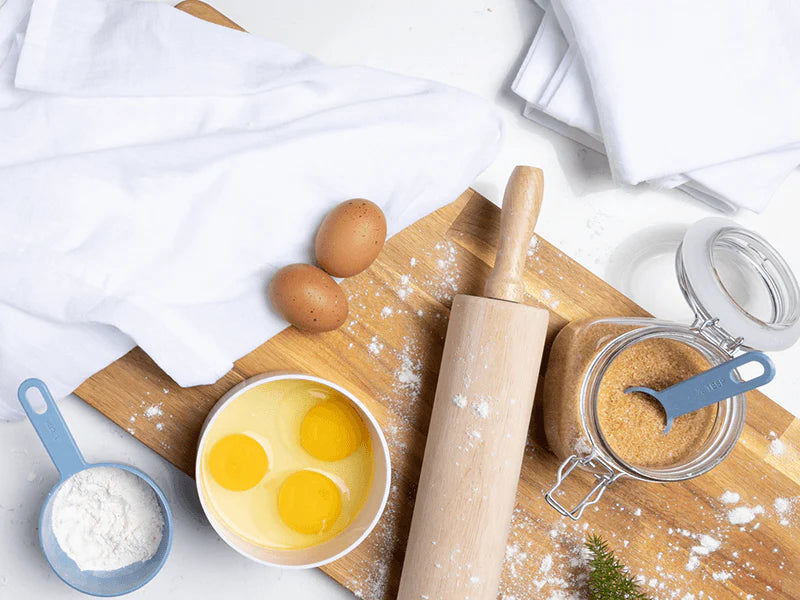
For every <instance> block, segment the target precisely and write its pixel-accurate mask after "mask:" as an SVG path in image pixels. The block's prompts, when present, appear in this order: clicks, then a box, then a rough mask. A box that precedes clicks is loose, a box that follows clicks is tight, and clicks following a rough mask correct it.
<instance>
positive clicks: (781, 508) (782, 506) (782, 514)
mask: <svg viewBox="0 0 800 600" xmlns="http://www.w3.org/2000/svg"><path fill="white" fill-rule="evenodd" d="M772 507H773V508H774V509H775V512H776V513H777V514H778V520H779V523H780V524H781V525H783V526H786V525H789V517H791V516H792V515H793V514H794V507H795V503H794V500H791V499H789V498H775V502H773V503H772Z"/></svg>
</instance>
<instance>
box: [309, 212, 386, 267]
mask: <svg viewBox="0 0 800 600" xmlns="http://www.w3.org/2000/svg"><path fill="white" fill-rule="evenodd" d="M385 241H386V217H384V216H383V211H382V210H381V209H380V207H379V206H378V205H377V204H375V203H374V202H370V201H369V200H364V199H362V198H355V199H353V200H347V201H346V202H342V203H341V204H340V205H339V206H337V207H336V208H334V209H333V210H332V211H331V212H329V213H328V216H326V217H325V220H323V221H322V225H320V226H319V231H317V239H316V243H315V250H316V253H317V262H319V264H320V266H321V267H322V268H323V269H325V270H326V271H327V272H328V273H330V274H331V275H333V276H334V277H352V276H353V275H357V274H358V273H361V271H363V270H364V269H366V268H367V267H368V266H370V265H371V264H372V262H373V261H374V260H375V258H377V256H378V253H380V251H381V248H383V243H384V242H385Z"/></svg>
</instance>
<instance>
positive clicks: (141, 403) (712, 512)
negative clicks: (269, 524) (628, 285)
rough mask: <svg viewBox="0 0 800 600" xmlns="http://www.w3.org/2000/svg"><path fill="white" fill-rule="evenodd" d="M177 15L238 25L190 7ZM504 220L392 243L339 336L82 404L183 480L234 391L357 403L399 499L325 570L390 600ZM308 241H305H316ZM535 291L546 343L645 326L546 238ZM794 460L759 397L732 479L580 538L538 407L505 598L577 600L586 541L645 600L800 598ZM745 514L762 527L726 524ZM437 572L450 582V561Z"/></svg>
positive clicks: (753, 399) (532, 297)
mask: <svg viewBox="0 0 800 600" xmlns="http://www.w3.org/2000/svg"><path fill="white" fill-rule="evenodd" d="M179 7H180V8H182V9H183V10H186V11H187V12H190V13H192V14H195V15H196V16H199V17H202V18H204V19H207V20H210V21H213V22H217V23H220V24H226V25H228V26H232V25H233V24H232V23H231V22H230V21H229V20H227V19H225V18H224V17H222V16H221V15H219V13H217V12H216V11H214V10H213V9H212V8H210V7H208V6H207V5H205V4H203V3H201V2H199V1H197V0H188V1H187V2H183V3H182V4H181V5H179ZM547 201H548V198H547V196H546V195H545V202H547ZM499 222H500V211H499V209H498V208H497V207H496V206H494V205H493V204H492V203H490V202H489V201H487V200H486V199H485V198H483V197H482V196H480V195H479V194H477V193H476V192H474V191H472V190H468V191H467V192H465V193H464V194H463V195H462V196H461V197H460V198H458V199H457V200H456V201H455V202H453V203H452V204H449V205H448V206H445V207H444V208H442V209H440V210H439V211H437V212H435V213H433V214H431V215H429V216H428V217H426V218H424V219H422V220H421V221H419V222H417V223H416V224H414V225H413V226H411V227H409V228H407V229H405V230H404V231H402V232H400V233H399V234H397V235H396V236H394V237H393V238H392V239H391V240H389V241H388V242H387V244H386V246H385V248H384V250H383V251H382V253H381V255H380V256H379V258H378V260H377V261H376V262H375V264H373V265H372V266H371V267H370V268H369V269H368V270H367V271H365V272H364V273H361V274H360V275H358V276H356V277H353V278H351V279H347V280H345V281H344V282H343V283H342V286H343V288H344V289H345V291H346V293H347V295H348V298H349V301H350V306H351V314H350V317H349V319H348V322H347V324H346V325H345V326H343V327H342V328H341V329H340V330H338V331H335V332H330V333H325V334H320V335H306V334H302V333H300V332H298V331H296V330H294V329H291V328H290V329H286V330H285V331H283V332H282V333H280V334H279V335H277V336H275V337H273V338H272V339H270V340H269V341H267V342H265V343H264V345H262V346H261V347H259V348H258V349H256V350H255V351H253V352H252V353H251V354H249V355H248V356H245V357H243V358H242V359H240V360H238V361H237V362H236V364H235V367H234V369H233V370H232V371H231V372H230V373H228V374H227V375H226V376H225V377H223V378H222V379H221V380H220V381H219V382H217V383H216V384H214V385H210V386H204V387H196V388H190V389H182V388H180V387H178V386H177V385H176V384H175V383H174V382H173V381H171V380H170V379H169V377H168V376H166V375H165V374H164V373H163V372H162V371H161V370H160V369H159V368H158V367H157V366H156V365H155V364H154V363H153V362H152V361H151V360H150V359H149V358H148V357H147V356H146V355H145V354H144V353H143V352H142V351H141V350H140V349H138V348H137V349H134V350H133V351H131V352H130V353H129V354H128V355H126V356H125V357H123V358H122V359H120V360H118V361H117V362H115V363H114V364H112V365H110V366H109V367H108V368H106V369H104V370H103V371H102V372H100V373H98V374H97V375H95V376H94V377H92V378H91V379H89V380H87V381H86V382H85V383H84V384H83V385H82V386H81V387H80V388H79V389H78V390H77V394H78V395H79V396H80V397H81V398H83V399H84V400H85V401H86V402H88V403H89V404H91V405H92V406H94V407H95V408H97V409H98V410H100V411H101V412H102V413H104V414H105V415H107V416H108V417H109V418H110V419H111V420H113V421H114V422H115V423H117V424H118V425H119V426H120V427H122V428H124V429H126V430H128V431H129V432H130V433H131V434H132V435H134V436H135V437H137V438H138V439H139V440H141V441H142V442H143V443H145V444H146V445H148V446H149V447H151V448H153V449H154V450H155V451H156V452H158V453H159V454H160V455H161V456H163V457H164V458H166V459H167V460H169V461H170V462H172V463H173V464H175V465H176V466H177V467H178V468H180V469H182V470H183V471H185V472H186V473H188V474H190V475H191V474H192V472H193V470H194V460H195V449H196V448H195V447H196V443H197V436H198V433H199V431H200V427H201V425H202V423H203V420H204V419H205V416H206V414H207V413H208V411H209V410H210V409H211V407H212V406H213V405H214V403H215V402H216V401H217V400H218V399H219V398H220V397H221V396H222V395H223V394H224V393H225V392H226V391H227V390H228V389H230V388H231V387H232V386H233V385H235V384H237V383H239V382H240V381H242V380H244V379H246V378H248V377H251V376H254V375H257V374H260V373H264V372H267V371H274V370H286V369H291V370H298V371H304V372H308V373H313V374H315V375H318V376H321V377H325V378H328V379H330V380H332V381H335V382H337V383H339V384H341V385H343V386H344V387H346V388H347V389H349V390H351V391H352V392H353V393H355V394H356V395H357V396H358V397H359V398H361V399H362V400H363V401H364V403H365V404H366V405H367V406H368V407H369V409H370V410H371V411H372V412H373V413H374V414H375V416H376V418H377V419H378V420H379V422H380V423H381V425H382V427H383V429H384V431H385V433H386V437H387V440H388V442H389V447H390V451H391V457H392V463H393V465H392V466H393V485H392V491H391V496H390V500H389V505H388V507H387V510H386V513H385V514H384V516H383V518H382V520H381V522H380V523H379V525H378V527H377V528H376V530H375V531H374V532H373V533H372V535H370V536H369V538H368V539H367V540H366V541H365V542H364V543H363V544H362V545H361V546H360V547H359V548H358V549H356V550H355V551H354V552H352V553H351V554H350V555H348V556H346V557H344V558H343V559H341V560H339V561H337V562H336V563H333V564H331V565H328V566H327V567H325V568H324V570H325V572H326V573H328V574H329V575H330V576H332V577H333V578H335V579H336V580H337V581H339V582H341V583H342V584H343V585H345V586H347V587H348V588H349V589H351V590H353V591H354V592H355V593H356V594H357V595H359V596H361V597H363V598H368V599H379V598H380V599H382V598H394V597H395V596H396V592H397V584H398V580H399V572H400V568H401V566H402V564H403V553H404V549H405V540H406V536H407V533H408V528H409V524H410V519H411V512H412V507H413V499H414V495H415V484H416V482H417V480H418V478H419V471H420V465H421V462H422V454H423V450H424V448H425V438H426V432H427V428H428V423H429V420H430V414H431V406H432V402H433V398H434V392H435V387H436V380H437V372H438V368H439V364H440V361H441V354H442V347H443V341H444V335H445V331H446V327H447V319H448V314H449V307H450V303H451V301H452V298H453V296H454V295H455V294H456V293H464V294H472V295H480V294H481V291H482V289H483V286H484V283H485V281H486V278H487V276H488V274H489V271H490V268H491V266H492V265H493V261H494V254H495V247H496V243H497V241H498V239H497V238H498V231H499ZM267 227H268V224H265V228H267ZM313 233H314V232H308V235H309V240H311V239H312V238H313ZM525 285H526V301H527V302H528V303H529V304H532V305H535V306H541V307H544V308H547V309H548V310H549V311H550V325H549V328H548V344H549V343H550V342H551V341H552V338H553V336H554V335H555V333H556V332H557V331H558V330H559V329H560V328H561V327H562V326H563V325H564V324H566V323H567V322H568V321H570V320H572V319H576V318H580V317H586V316H591V315H598V316H599V315H605V316H625V315H644V314H646V313H645V312H644V311H643V310H642V309H641V308H639V307H637V306H636V305H635V304H634V303H633V302H632V301H631V300H629V299H627V298H625V297H624V296H623V295H622V294H620V293H619V292H617V291H616V290H614V289H613V288H612V287H610V286H609V285H607V284H605V283H604V282H602V281H601V280H599V279H598V278H596V277H595V276H593V275H592V274H591V273H589V272H588V271H587V270H586V269H584V268H583V267H581V266H580V265H578V264H577V263H575V262H574V261H573V260H571V259H570V258H569V257H567V256H565V255H564V254H563V253H562V252H560V251H559V250H558V249H557V248H555V247H553V246H552V245H550V244H548V243H547V242H546V241H545V240H543V239H538V243H537V244H535V245H532V247H531V249H530V251H529V256H528V258H527V264H526V271H525ZM265 301H266V297H265ZM546 353H547V349H545V361H546V360H547V357H546ZM778 376H780V375H778ZM539 389H540V390H541V386H539ZM798 449H800V421H798V420H796V419H794V418H793V417H792V416H791V415H790V414H789V413H787V412H786V411H785V410H783V409H782V408H780V407H779V406H777V405H776V404H775V403H773V402H772V401H771V400H769V399H768V398H767V397H766V396H764V395H763V394H760V393H758V392H755V393H750V394H748V418H747V425H746V427H745V430H744V433H743V435H742V438H741V440H740V442H739V444H738V445H737V447H736V449H735V450H734V452H733V453H732V454H731V456H730V457H729V458H728V459H727V460H726V461H725V462H724V463H723V464H722V465H720V466H719V467H717V468H716V469H714V470H713V471H711V472H710V473H708V474H706V475H704V476H702V477H699V478H697V479H694V480H691V481H688V482H684V483H680V484H670V485H664V484H648V483H642V482H636V481H627V480H623V481H621V482H619V483H617V484H615V485H614V486H613V487H612V488H610V489H609V491H608V492H607V493H606V495H605V496H604V498H603V499H602V501H601V502H600V504H599V505H598V506H597V507H595V509H594V510H589V511H587V513H586V515H585V516H584V518H583V519H582V520H581V522H579V523H573V522H572V521H569V520H567V519H564V518H561V517H559V516H558V514H557V513H556V512H555V511H554V510H553V509H551V508H550V507H549V506H548V505H547V504H546V503H545V501H544V498H543V492H544V491H545V490H546V489H548V488H549V487H550V485H551V484H552V483H553V479H554V475H555V471H556V469H557V467H558V463H557V461H556V459H555V457H554V456H553V455H552V454H550V452H549V451H548V450H547V448H546V444H545V441H544V435H543V429H542V423H541V410H540V407H539V408H535V409H534V417H533V420H532V425H531V428H530V431H529V438H528V444H527V447H526V452H525V458H524V461H523V466H522V477H521V480H520V483H519V489H518V493H517V505H516V508H515V510H514V518H513V522H512V531H511V538H510V539H509V543H508V546H507V548H506V556H505V567H504V574H503V582H502V585H501V590H502V591H501V596H500V597H501V598H505V600H522V599H524V598H542V599H544V600H572V599H579V598H585V597H586V595H585V573H586V567H585V564H584V562H585V560H584V556H583V555H582V552H581V544H582V542H583V539H584V537H585V535H586V534H587V533H590V532H595V533H598V534H600V535H602V536H604V537H605V538H606V539H607V540H608V541H609V543H610V545H611V547H612V548H613V549H615V550H616V551H617V553H618V554H619V556H620V557H621V559H622V560H623V561H625V562H626V563H627V564H628V565H629V566H630V568H631V571H632V572H633V573H634V574H636V575H638V576H641V577H642V578H643V581H644V589H645V591H647V592H648V593H649V594H650V595H651V596H652V597H653V598H664V599H667V598H670V599H687V600H692V599H694V600H700V599H701V598H713V599H714V600H719V599H721V598H740V597H741V598H750V597H752V598H769V599H785V600H789V599H794V598H798V597H800V573H798V572H797V571H796V569H797V567H796V563H797V560H798V558H799V557H800V535H798V534H800V453H799V452H798ZM591 484H592V477H591V476H590V475H588V474H586V473H578V474H576V475H575V476H574V477H572V478H570V480H569V481H568V482H567V484H566V486H565V491H566V493H567V495H568V497H569V498H574V497H576V496H578V494H581V495H582V494H583V493H585V492H586V491H588V489H589V487H590V486H591ZM726 491H730V492H735V493H737V494H739V495H740V500H739V501H738V502H736V503H733V504H725V503H724V502H723V501H722V499H721V497H722V496H723V494H724V493H725V492H726ZM782 500H786V501H787V502H786V503H784V502H782ZM776 501H778V502H777V503H776ZM758 507H761V509H759V508H758ZM787 507H788V508H787ZM734 509H736V512H735V513H733V514H730V513H729V511H732V510H734ZM748 509H755V511H753V510H748ZM762 509H763V511H762ZM737 516H746V517H747V516H754V518H753V520H751V521H749V522H747V523H742V524H734V523H731V517H733V520H734V521H735V520H736V517H737ZM702 536H710V537H708V538H706V537H702ZM711 538H713V541H710V540H711ZM716 542H719V545H718V547H717V544H716ZM242 560H245V559H244V558H243V559H242ZM442 566H443V568H458V567H459V566H460V565H459V559H458V556H457V554H456V553H454V554H453V555H451V557H450V560H449V561H448V564H446V565H442ZM197 568H198V569H202V568H203V566H202V564H198V565H197Z"/></svg>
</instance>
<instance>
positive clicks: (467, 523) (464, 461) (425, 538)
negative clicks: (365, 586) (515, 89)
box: [398, 166, 549, 600]
mask: <svg viewBox="0 0 800 600" xmlns="http://www.w3.org/2000/svg"><path fill="white" fill-rule="evenodd" d="M542 187H543V177H542V172H541V171H540V170H539V169H535V168H533V167H522V166H518V167H516V168H515V169H514V171H513V173H512V174H511V178H510V179H509V181H508V185H507V187H506V191H505V196H504V198H503V213H502V216H501V220H500V243H499V247H498V249H497V258H496V260H495V266H494V270H493V272H492V274H491V276H490V277H489V279H488V281H487V282H486V287H485V290H484V294H485V296H486V297H485V298H479V297H475V296H463V295H459V296H456V298H455V300H454V301H453V307H452V310H451V312H450V323H449V325H448V328H447V339H446V341H445V346H444V355H443V356H442V366H441V370H440V372H439V382H438V384H437V388H436V398H435V400H434V405H433V413H432V415H431V423H430V427H429V429H428V441H427V444H426V446H425V458H424V461H423V464H422V473H421V475H420V480H419V487H418V490H417V500H416V505H415V507H414V516H413V519H412V522H411V532H410V534H409V540H408V547H407V549H406V557H405V562H404V564H403V574H402V578H401V580H400V592H399V594H398V600H426V599H427V600H456V599H458V600H464V599H465V598H469V600H495V598H496V597H497V592H498V587H499V584H500V575H501V571H502V566H503V558H504V556H505V549H506V541H507V538H508V532H509V527H510V524H511V514H512V511H513V510H514V503H515V498H516V493H517V485H518V483H519V476H520V469H521V466H522V457H523V454H524V452H525V442H526V439H527V434H528V426H529V423H530V418H531V412H532V409H533V397H534V393H535V391H536V382H537V380H538V377H539V367H540V365H541V360H542V349H543V346H544V340H545V335H546V334H547V320H548V316H549V315H548V312H547V311H546V310H542V309H539V308H534V307H532V306H527V305H525V304H522V301H523V299H524V295H525V288H524V284H523V281H522V276H523V272H524V269H525V260H526V255H527V249H528V246H529V244H530V240H531V237H532V236H533V230H534V226H535V225H536V219H537V217H538V215H539V207H540V205H541V201H542Z"/></svg>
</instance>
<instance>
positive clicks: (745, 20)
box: [512, 0, 800, 211]
mask: <svg viewBox="0 0 800 600" xmlns="http://www.w3.org/2000/svg"><path fill="white" fill-rule="evenodd" d="M537 3H538V4H539V5H540V6H541V7H542V8H543V9H544V10H545V15H544V17H543V19H542V21H541V24H540V26H539V29H538V30H537V32H536V35H535V37H534V40H533V43H532V45H531V48H530V50H529V52H528V54H527V56H526V58H525V60H524V62H523V64H522V67H521V69H520V70H519V73H518V74H517V77H516V79H515V81H514V83H513V84H512V88H513V89H514V91H515V92H516V93H517V94H518V95H520V96H521V97H522V98H524V99H525V100H526V102H527V105H526V107H525V110H524V114H525V115H526V116H528V117H529V118H531V119H533V120H536V121H538V122H540V123H542V124H543V125H545V126H547V127H550V128H552V129H554V130H556V131H558V132H559V133H562V134H563V135H566V136H568V137H570V138H572V139H575V140H576V141H578V142H580V143H582V144H584V145H586V146H588V147H590V148H592V149H594V150H598V151H601V152H605V153H607V155H608V158H609V163H610V165H611V170H612V173H613V174H614V176H615V178H616V179H617V180H619V181H620V182H622V183H627V184H637V183H640V182H643V181H650V182H651V183H654V184H655V185H658V186H663V187H677V186H680V188H681V189H683V190H684V191H686V192H688V193H690V194H692V195H693V196H695V197H697V198H699V199H701V200H703V201H705V202H708V203H710V204H712V205H713V206H715V207H717V208H721V209H728V210H731V209H734V208H736V207H739V206H741V207H745V208H748V209H751V210H754V211H760V210H763V208H764V207H765V206H766V205H767V203H768V202H769V199H770V198H771V196H772V195H773V194H774V192H775V191H776V189H777V188H778V187H779V186H780V184H781V182H782V181H783V179H784V178H785V177H786V176H787V175H788V173H789V172H791V171H792V169H794V168H796V166H797V165H798V164H800V111H798V110H797V106H798V105H800V76H799V75H798V73H800V36H798V35H797V31H798V30H800V5H798V4H797V3H796V2H793V1H792V0H765V1H764V2H758V3H752V2H744V1H743V0H733V1H730V0H711V1H708V2H692V1H691V0H670V1H669V2H659V3H651V2H636V1H635V0H596V1H592V2H586V1H584V0H552V2H549V1H548V0H537Z"/></svg>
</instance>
